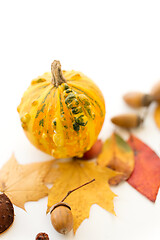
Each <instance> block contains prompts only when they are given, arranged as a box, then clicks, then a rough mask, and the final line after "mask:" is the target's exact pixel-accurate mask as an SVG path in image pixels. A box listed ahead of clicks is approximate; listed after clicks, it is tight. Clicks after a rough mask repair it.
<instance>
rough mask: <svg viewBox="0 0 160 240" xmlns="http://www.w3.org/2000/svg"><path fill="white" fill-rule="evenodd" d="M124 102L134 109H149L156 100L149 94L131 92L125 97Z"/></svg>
mask: <svg viewBox="0 0 160 240" xmlns="http://www.w3.org/2000/svg"><path fill="white" fill-rule="evenodd" d="M123 99H124V101H125V102H126V103H127V104H128V105H129V106H130V107H133V108H140V107H148V106H149V105H150V104H151V102H152V101H153V100H154V99H153V97H152V96H151V95H149V94H145V93H141V92H129V93H127V94H125V95H124V96H123Z"/></svg>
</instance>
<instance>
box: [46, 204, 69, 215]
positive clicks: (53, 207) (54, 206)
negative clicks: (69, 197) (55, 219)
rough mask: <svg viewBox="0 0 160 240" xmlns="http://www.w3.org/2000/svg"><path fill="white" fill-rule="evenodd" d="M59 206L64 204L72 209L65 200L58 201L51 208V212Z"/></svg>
mask: <svg viewBox="0 0 160 240" xmlns="http://www.w3.org/2000/svg"><path fill="white" fill-rule="evenodd" d="M59 206H64V207H67V208H69V209H70V210H71V207H70V206H69V205H68V204H67V203H65V202H59V203H56V204H55V205H53V206H52V207H51V208H50V214H51V213H52V212H53V210H54V209H55V208H57V207H59Z"/></svg>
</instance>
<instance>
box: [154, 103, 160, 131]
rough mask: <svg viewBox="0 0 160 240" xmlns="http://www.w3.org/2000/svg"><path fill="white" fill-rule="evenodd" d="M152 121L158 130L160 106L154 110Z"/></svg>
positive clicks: (159, 126)
mask: <svg viewBox="0 0 160 240" xmlns="http://www.w3.org/2000/svg"><path fill="white" fill-rule="evenodd" d="M154 120H155V122H156V124H157V127H158V128H160V105H158V106H157V107H156V109H155V112H154Z"/></svg>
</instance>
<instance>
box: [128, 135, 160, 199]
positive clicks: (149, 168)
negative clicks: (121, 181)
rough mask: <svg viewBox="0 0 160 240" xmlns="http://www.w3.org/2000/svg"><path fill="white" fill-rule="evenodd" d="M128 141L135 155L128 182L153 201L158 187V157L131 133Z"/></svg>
mask: <svg viewBox="0 0 160 240" xmlns="http://www.w3.org/2000/svg"><path fill="white" fill-rule="evenodd" d="M128 143H129V144H130V146H131V147H132V149H133V150H134V155H135V168H134V171H133V173H132V175H131V177H130V178H129V179H128V183H129V184H130V185H131V186H132V187H134V188H135V189H136V190H137V191H139V192H140V193H141V194H143V195H144V196H146V197H147V198H148V199H150V200H151V201H152V202H155V200H156V196H157V193H158V190H159V187H160V158H159V157H158V156H157V155H156V153H155V152H154V151H153V150H152V149H151V148H149V147H148V146H147V145H146V144H144V143H143V142H142V141H140V140H139V139H138V138H136V137H135V136H133V135H131V136H130V138H129V141H128Z"/></svg>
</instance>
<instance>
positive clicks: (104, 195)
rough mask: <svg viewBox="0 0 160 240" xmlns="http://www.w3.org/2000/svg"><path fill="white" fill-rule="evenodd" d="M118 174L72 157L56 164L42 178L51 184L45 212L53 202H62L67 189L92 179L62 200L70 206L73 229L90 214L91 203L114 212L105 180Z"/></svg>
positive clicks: (112, 196) (110, 192)
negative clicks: (44, 177)
mask: <svg viewBox="0 0 160 240" xmlns="http://www.w3.org/2000/svg"><path fill="white" fill-rule="evenodd" d="M118 174H119V173H117V172H115V171H113V170H111V169H108V168H106V167H105V168H104V167H100V166H98V165H96V164H95V162H85V161H78V160H72V161H70V162H63V163H57V164H55V165H54V167H53V168H52V169H51V171H50V173H49V175H48V176H47V178H46V179H45V182H47V183H53V187H52V188H51V189H50V190H49V194H48V211H49V209H50V208H51V207H52V205H54V204H56V203H58V202H60V201H62V199H63V198H64V197H65V195H66V194H67V193H68V191H71V190H72V189H74V188H77V187H78V186H81V185H82V184H84V183H86V182H88V181H90V180H92V179H93V178H95V181H94V182H92V183H90V184H89V185H86V186H85V187H83V188H80V189H78V190H77V191H75V192H74V193H72V194H70V195H69V196H68V197H67V199H66V200H65V202H67V203H68V204H69V205H70V207H71V209H72V214H73V218H74V232H75V231H76V230H77V228H78V227H79V225H80V224H81V222H82V221H83V220H84V219H86V218H88V217H89V211H90V207H91V206H92V204H98V205H99V206H101V207H102V208H104V209H106V210H107V211H109V212H110V213H112V214H115V212H114V204H113V199H114V197H115V196H116V195H115V194H114V193H113V192H112V191H111V189H110V187H109V184H108V180H109V179H111V178H112V177H115V176H116V175H118Z"/></svg>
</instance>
